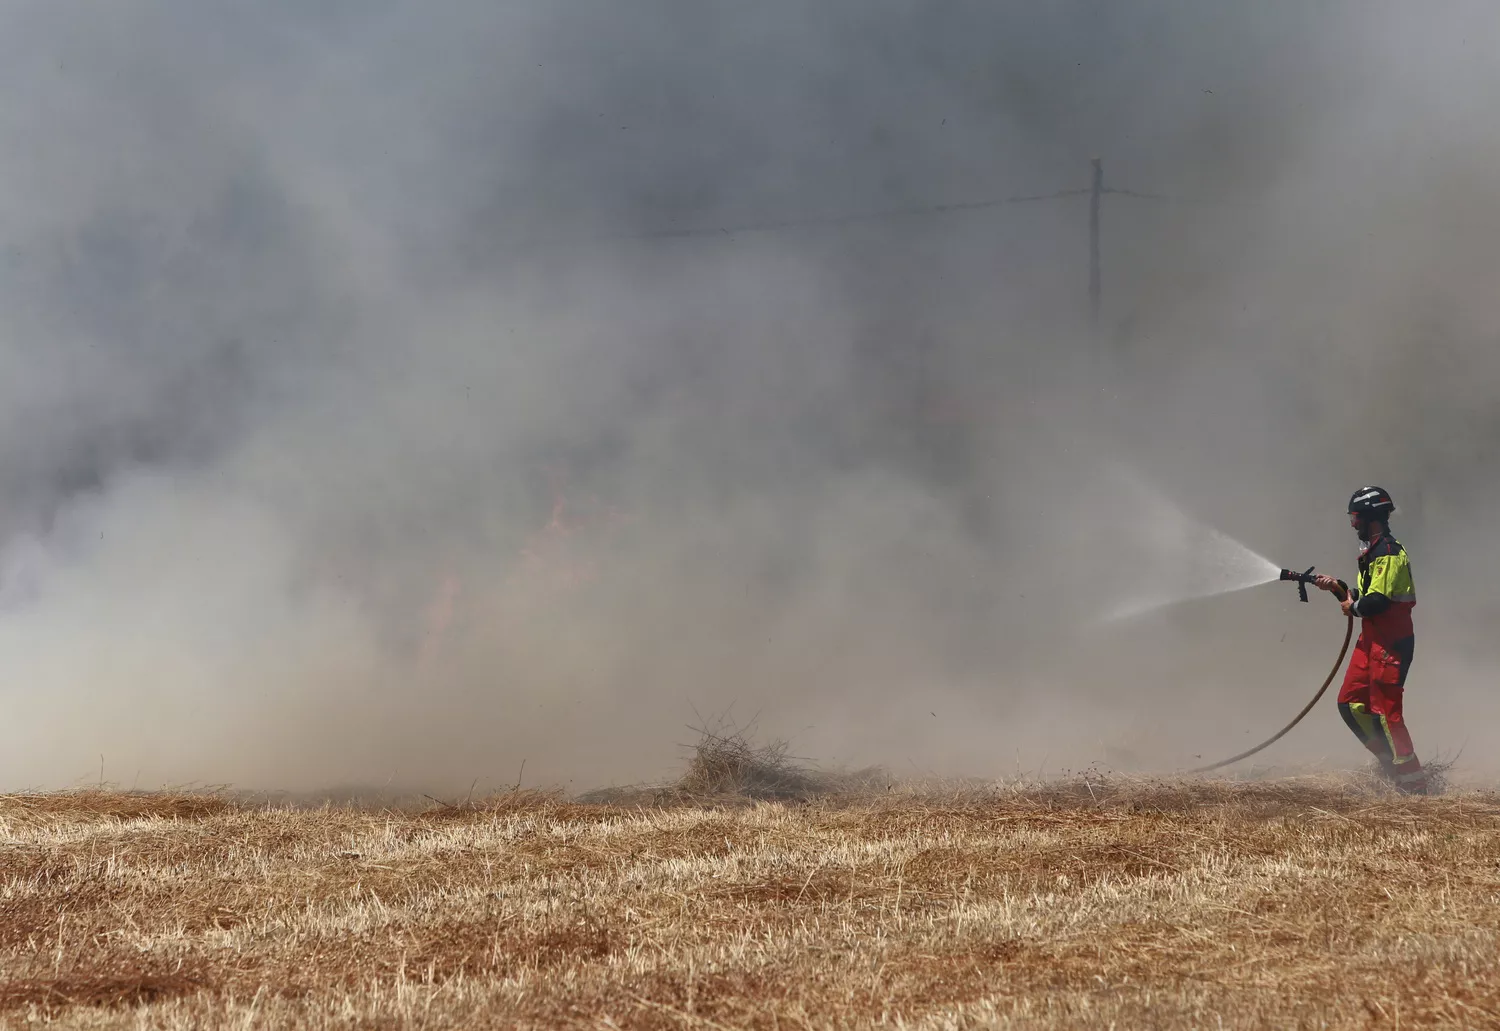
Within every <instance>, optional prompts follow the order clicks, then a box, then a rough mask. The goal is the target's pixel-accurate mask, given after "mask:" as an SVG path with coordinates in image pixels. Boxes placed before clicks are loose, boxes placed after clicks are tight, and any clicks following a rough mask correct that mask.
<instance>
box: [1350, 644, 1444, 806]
mask: <svg viewBox="0 0 1500 1031" xmlns="http://www.w3.org/2000/svg"><path fill="white" fill-rule="evenodd" d="M1413 651H1414V647H1413V639H1412V638H1410V637H1407V638H1403V639H1402V640H1400V641H1389V642H1387V641H1376V640H1372V639H1370V638H1369V637H1367V636H1366V635H1365V634H1363V633H1361V634H1360V635H1359V640H1358V641H1356V642H1355V644H1354V654H1353V655H1352V656H1351V657H1350V659H1349V668H1348V670H1347V671H1345V673H1344V686H1343V687H1342V688H1341V689H1340V690H1339V715H1340V716H1342V717H1343V718H1344V722H1345V723H1346V724H1347V725H1348V726H1349V729H1350V730H1352V731H1353V732H1354V734H1355V736H1356V737H1358V738H1359V739H1360V741H1362V742H1363V743H1364V746H1365V747H1366V748H1367V749H1369V750H1370V751H1371V752H1372V753H1374V755H1375V757H1376V758H1378V759H1379V760H1380V765H1381V768H1382V769H1383V770H1384V771H1385V772H1386V774H1387V775H1388V776H1390V777H1391V779H1392V780H1394V781H1395V782H1396V786H1397V787H1399V788H1401V789H1402V790H1403V791H1412V792H1417V793H1425V792H1426V790H1427V774H1426V773H1425V772H1423V770H1422V763H1421V762H1420V761H1419V760H1418V759H1417V750H1416V748H1415V747H1414V746H1413V745H1412V742H1411V733H1410V732H1409V731H1408V730H1407V729H1406V719H1405V718H1404V717H1403V716H1402V714H1401V696H1402V695H1403V694H1404V693H1405V690H1406V675H1407V673H1408V672H1410V670H1411V660H1412V653H1413Z"/></svg>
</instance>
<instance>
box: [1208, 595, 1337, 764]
mask: <svg viewBox="0 0 1500 1031" xmlns="http://www.w3.org/2000/svg"><path fill="white" fill-rule="evenodd" d="M1281 579H1282V580H1291V581H1293V582H1295V583H1296V585H1297V594H1298V595H1299V596H1300V598H1301V600H1302V601H1307V585H1308V584H1310V583H1312V582H1313V581H1314V580H1315V579H1316V577H1314V576H1313V567H1311V566H1309V567H1308V568H1307V569H1306V570H1305V571H1304V572H1301V573H1297V572H1293V571H1292V570H1290V569H1283V570H1282V571H1281ZM1336 583H1337V584H1338V589H1337V590H1336V591H1334V592H1333V594H1334V597H1336V598H1337V599H1339V601H1343V600H1344V599H1345V598H1347V597H1349V595H1350V590H1349V585H1348V584H1346V583H1344V581H1342V580H1338V581H1336ZM1344 619H1345V626H1344V643H1343V645H1342V646H1340V648H1339V657H1338V658H1337V659H1335V660H1334V663H1333V669H1331V670H1329V671H1328V676H1327V677H1326V678H1325V679H1324V680H1323V686H1322V687H1320V688H1318V693H1317V694H1315V695H1313V696H1312V701H1310V702H1308V703H1307V704H1306V705H1304V706H1303V707H1302V711H1301V712H1299V713H1297V715H1296V718H1294V719H1293V720H1292V722H1290V723H1288V724H1287V725H1286V726H1284V727H1282V728H1281V729H1280V730H1278V731H1277V732H1276V733H1275V734H1274V735H1273V736H1272V737H1269V738H1267V739H1266V740H1265V741H1262V742H1261V743H1260V744H1258V745H1256V746H1255V747H1254V748H1251V749H1249V750H1248V751H1244V752H1241V753H1240V754H1239V755H1235V756H1230V757H1229V758H1228V759H1224V760H1221V761H1219V762H1216V763H1213V764H1211V765H1209V766H1199V767H1198V768H1197V769H1194V770H1189V771H1188V772H1189V773H1208V772H1209V771H1210V770H1218V769H1223V768H1224V767H1225V766H1230V765H1233V764H1234V763H1237V762H1239V761H1240V760H1241V759H1248V758H1250V757H1251V756H1252V755H1254V754H1255V753H1256V752H1261V751H1264V750H1265V749H1267V748H1270V747H1271V746H1272V745H1274V744H1275V743H1276V742H1278V741H1280V740H1281V739H1282V738H1284V737H1286V736H1287V734H1289V733H1291V730H1292V728H1293V727H1295V726H1296V725H1297V724H1299V723H1301V722H1302V717H1304V716H1306V715H1307V714H1308V713H1310V712H1312V710H1313V706H1315V705H1317V704H1318V701H1319V700H1320V699H1321V698H1322V697H1323V695H1324V693H1325V692H1326V691H1327V690H1328V685H1329V684H1331V683H1333V678H1334V677H1336V676H1338V674H1339V670H1340V669H1341V668H1343V665H1344V656H1346V655H1348V654H1349V640H1350V638H1352V637H1353V636H1354V617H1353V616H1345V617H1344Z"/></svg>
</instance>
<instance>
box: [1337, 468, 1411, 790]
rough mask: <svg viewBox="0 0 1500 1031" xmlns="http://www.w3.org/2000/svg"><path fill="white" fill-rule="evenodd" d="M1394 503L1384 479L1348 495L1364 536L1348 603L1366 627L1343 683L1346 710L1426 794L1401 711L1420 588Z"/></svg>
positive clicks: (1383, 763)
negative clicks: (1397, 527)
mask: <svg viewBox="0 0 1500 1031" xmlns="http://www.w3.org/2000/svg"><path fill="white" fill-rule="evenodd" d="M1395 510H1396V506H1395V504H1394V503H1393V502H1392V501H1391V495H1390V493H1389V492H1387V491H1385V490H1382V489H1381V488H1379V487H1361V488H1360V489H1359V490H1357V491H1355V492H1354V495H1353V496H1352V497H1351V498H1350V499H1349V525H1350V526H1352V527H1353V528H1354V530H1355V532H1356V533H1358V534H1359V539H1360V541H1361V542H1362V547H1361V549H1360V555H1359V584H1358V586H1359V591H1358V592H1357V596H1356V593H1355V592H1353V591H1351V592H1350V594H1349V597H1347V598H1345V599H1344V600H1343V601H1342V602H1341V607H1342V608H1343V610H1344V612H1345V614H1347V615H1350V616H1358V617H1359V620H1360V629H1359V640H1358V641H1356V642H1355V645H1354V654H1353V656H1352V657H1351V658H1350V660H1349V668H1348V670H1347V671H1346V672H1345V674H1344V686H1343V688H1342V689H1341V690H1340V691H1339V715H1341V716H1342V717H1343V718H1344V722H1345V723H1346V724H1348V726H1349V729H1350V730H1352V731H1354V734H1355V736H1356V737H1358V738H1359V739H1360V741H1361V742H1363V743H1364V746H1365V747H1366V748H1368V749H1369V750H1370V751H1371V752H1372V753H1374V755H1375V757H1376V758H1377V759H1379V760H1380V767H1381V769H1382V771H1384V773H1385V775H1386V776H1387V777H1389V778H1390V779H1391V780H1392V781H1393V782H1394V783H1395V785H1396V787H1398V788H1399V789H1401V790H1402V791H1405V792H1407V793H1409V794H1414V795H1425V794H1427V774H1426V773H1425V772H1424V771H1423V770H1422V763H1421V761H1420V760H1419V759H1418V758H1417V751H1416V749H1415V748H1414V747H1413V746H1412V743H1411V734H1410V733H1409V732H1408V731H1407V729H1406V720H1405V718H1404V717H1403V716H1402V713H1401V696H1402V693H1403V692H1404V690H1405V687H1406V675H1407V673H1408V672H1409V671H1410V670H1411V660H1412V653H1413V646H1414V643H1415V634H1414V632H1413V629H1412V620H1411V610H1412V608H1413V607H1414V606H1415V605H1416V603H1417V594H1416V589H1415V587H1414V586H1413V584H1412V577H1411V563H1410V562H1409V561H1408V560H1407V556H1406V549H1404V548H1403V547H1401V544H1400V543H1399V542H1398V541H1397V540H1396V538H1395V537H1392V536H1391V526H1390V516H1391V513H1392V512H1394V511H1395ZM1316 583H1317V585H1318V586H1319V587H1321V588H1322V589H1323V590H1325V591H1333V590H1337V589H1338V581H1337V580H1336V579H1334V578H1333V577H1331V576H1320V577H1318V578H1317V581H1316Z"/></svg>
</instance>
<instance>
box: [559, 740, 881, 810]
mask: <svg viewBox="0 0 1500 1031" xmlns="http://www.w3.org/2000/svg"><path fill="white" fill-rule="evenodd" d="M691 729H693V730H694V731H695V732H696V733H697V734H698V741H697V743H696V744H694V745H693V746H692V752H691V754H690V755H689V757H688V761H687V766H686V769H685V770H684V771H683V772H682V774H681V776H679V777H678V778H677V779H676V780H675V781H673V782H672V783H670V784H666V785H659V786H654V787H653V786H636V787H626V788H605V789H601V790H597V791H591V792H587V793H586V794H584V795H582V796H580V799H579V800H580V801H583V802H593V803H613V804H622V803H630V804H637V805H639V804H651V805H681V804H702V803H706V802H714V803H719V804H725V803H736V802H739V803H751V802H809V801H812V800H814V799H830V798H841V799H844V800H846V801H848V800H854V799H858V798H863V797H868V796H869V795H870V794H872V793H876V792H879V791H885V790H888V789H889V788H890V787H891V786H892V785H891V780H890V778H889V777H888V776H887V774H886V772H885V771H884V770H883V769H882V768H880V767H878V766H872V767H868V768H865V769H861V770H853V771H845V770H822V769H818V768H816V767H814V766H813V765H811V764H810V763H809V762H807V761H806V760H802V759H798V758H796V757H794V756H792V755H791V750H790V745H789V744H788V743H787V742H785V741H782V740H771V741H767V742H764V743H760V744H757V743H756V742H755V740H754V739H753V736H752V735H753V726H752V727H745V728H741V727H737V726H735V725H734V724H733V723H730V722H729V721H728V720H727V719H721V720H720V721H719V724H718V726H716V727H713V728H710V727H707V726H701V727H694V728H691Z"/></svg>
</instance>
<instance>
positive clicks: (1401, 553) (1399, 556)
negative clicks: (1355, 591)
mask: <svg viewBox="0 0 1500 1031" xmlns="http://www.w3.org/2000/svg"><path fill="white" fill-rule="evenodd" d="M1416 604H1417V589H1416V586H1415V585H1414V584H1413V582H1412V578H1411V561H1410V560H1409V559H1408V557H1407V554H1406V549H1405V548H1403V547H1402V546H1401V543H1400V542H1399V541H1397V540H1396V538H1394V537H1392V536H1391V535H1390V534H1389V533H1384V534H1381V535H1380V536H1379V537H1377V538H1375V539H1374V540H1373V541H1371V542H1370V545H1369V547H1367V548H1366V549H1365V551H1364V554H1362V555H1360V557H1359V601H1357V602H1355V604H1354V609H1353V612H1354V614H1355V615H1356V616H1359V617H1360V619H1361V620H1362V621H1363V623H1362V625H1361V627H1360V631H1361V633H1363V634H1364V635H1365V636H1366V637H1367V638H1370V639H1373V640H1377V641H1383V642H1395V641H1400V640H1404V639H1406V638H1408V637H1411V636H1412V635H1413V633H1414V631H1413V629H1412V621H1411V610H1412V609H1413V608H1414V607H1415V606H1416Z"/></svg>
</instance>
